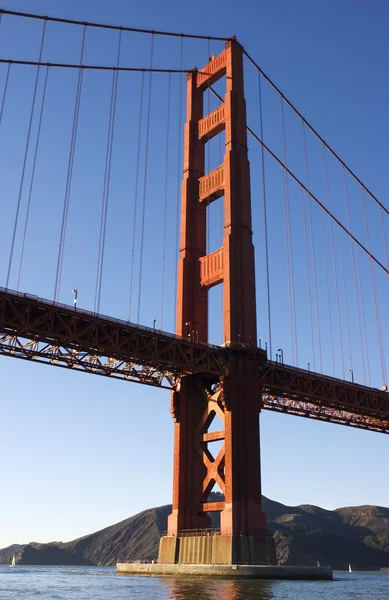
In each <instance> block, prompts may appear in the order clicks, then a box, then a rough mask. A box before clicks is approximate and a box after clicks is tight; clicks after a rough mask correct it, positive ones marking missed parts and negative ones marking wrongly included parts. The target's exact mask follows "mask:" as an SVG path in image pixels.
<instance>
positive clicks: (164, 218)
mask: <svg viewBox="0 0 389 600" xmlns="http://www.w3.org/2000/svg"><path fill="white" fill-rule="evenodd" d="M170 95H171V73H169V78H168V90H167V116H166V145H165V155H166V160H165V193H164V202H163V235H162V280H161V329H163V297H164V293H165V253H166V221H167V192H168V177H169V131H170Z"/></svg>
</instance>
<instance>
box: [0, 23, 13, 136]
mask: <svg viewBox="0 0 389 600" xmlns="http://www.w3.org/2000/svg"><path fill="white" fill-rule="evenodd" d="M2 16H3V13H0V25H1V23H2ZM10 70H11V63H8V67H7V75H6V76H5V83H4V90H3V98H2V101H1V107H0V125H1V121H2V119H3V111H4V104H5V99H6V96H7V90H8V81H9V73H10Z"/></svg>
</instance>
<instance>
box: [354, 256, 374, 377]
mask: <svg viewBox="0 0 389 600" xmlns="http://www.w3.org/2000/svg"><path fill="white" fill-rule="evenodd" d="M355 263H356V265H357V287H358V294H359V299H360V307H361V315H362V336H363V338H364V348H365V354H366V368H367V383H368V385H369V386H371V373H370V356H369V344H368V342H367V328H366V313H365V301H364V299H363V288H364V286H363V285H362V276H361V265H360V260H359V252H358V248H355Z"/></svg>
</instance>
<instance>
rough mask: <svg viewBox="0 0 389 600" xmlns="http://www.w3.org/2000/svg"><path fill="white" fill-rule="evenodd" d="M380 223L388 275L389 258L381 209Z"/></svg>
mask: <svg viewBox="0 0 389 600" xmlns="http://www.w3.org/2000/svg"><path fill="white" fill-rule="evenodd" d="M380 221H381V228H382V238H383V240H384V250H385V258H386V268H387V269H388V274H389V256H388V247H387V244H386V233H385V227H384V218H383V214H382V208H380Z"/></svg>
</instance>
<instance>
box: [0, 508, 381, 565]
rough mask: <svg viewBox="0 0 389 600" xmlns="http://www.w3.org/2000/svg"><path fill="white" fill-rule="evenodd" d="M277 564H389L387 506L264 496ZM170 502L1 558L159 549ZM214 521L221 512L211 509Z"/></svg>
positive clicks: (104, 557) (110, 558)
mask: <svg viewBox="0 0 389 600" xmlns="http://www.w3.org/2000/svg"><path fill="white" fill-rule="evenodd" d="M263 505H264V510H265V512H266V514H267V516H268V522H269V528H270V530H271V531H272V533H273V536H274V539H275V542H276V548H277V558H278V561H279V563H280V564H285V565H292V564H307V565H309V564H315V563H316V561H320V563H321V564H323V565H324V564H330V565H332V567H333V568H334V569H346V568H347V567H348V564H349V563H351V564H352V565H353V567H354V569H381V568H385V567H386V568H389V508H383V507H379V506H356V507H348V508H340V509H337V510H334V511H329V510H324V509H322V508H320V507H318V506H311V505H301V506H285V505H283V504H280V503H278V502H273V501H272V500H268V499H267V498H263ZM170 511H171V506H170V505H166V506H161V507H158V508H151V509H148V510H145V511H143V512H141V513H139V514H138V515H134V516H133V517H130V518H129V519H126V520H125V521H122V522H121V523H117V524H116V525H112V526H111V527H107V528H105V529H103V530H101V531H97V532H96V533H92V534H91V535H87V536H85V537H83V538H79V539H77V540H74V541H72V542H67V543H58V542H53V543H52V544H37V543H30V544H27V545H25V546H18V545H13V546H9V547H8V548H4V549H3V550H0V563H3V564H7V563H9V562H10V561H11V559H12V556H13V554H16V561H17V563H19V564H35V565H36V564H45V565H48V564H68V565H69V564H74V565H114V564H115V563H116V561H117V560H120V561H123V562H125V561H129V560H151V559H155V558H156V557H157V555H158V544H159V539H160V536H161V535H162V532H163V531H165V530H166V528H167V517H168V515H169V514H170ZM213 518H214V526H215V527H217V526H218V520H219V515H218V514H217V513H215V514H214V516H213Z"/></svg>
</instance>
